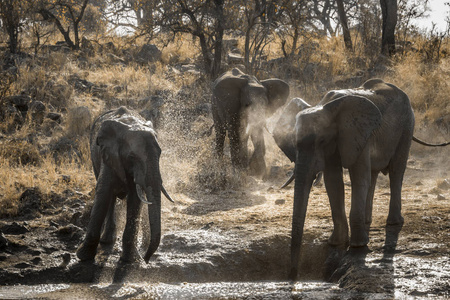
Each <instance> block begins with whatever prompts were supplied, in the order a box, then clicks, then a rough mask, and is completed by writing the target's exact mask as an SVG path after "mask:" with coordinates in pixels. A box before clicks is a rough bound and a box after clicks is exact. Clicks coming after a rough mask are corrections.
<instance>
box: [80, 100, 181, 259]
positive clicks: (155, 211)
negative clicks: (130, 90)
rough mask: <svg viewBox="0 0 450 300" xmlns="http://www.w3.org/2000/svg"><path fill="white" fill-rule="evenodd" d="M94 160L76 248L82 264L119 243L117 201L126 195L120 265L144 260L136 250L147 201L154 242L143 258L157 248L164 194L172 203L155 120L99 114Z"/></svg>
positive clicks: (93, 134) (124, 112)
mask: <svg viewBox="0 0 450 300" xmlns="http://www.w3.org/2000/svg"><path fill="white" fill-rule="evenodd" d="M90 150H91V160H92V164H93V168H94V173H95V177H96V179H97V185H96V187H95V197H94V203H93V207H92V210H91V215H90V219H89V224H88V226H87V230H86V236H85V238H84V241H83V242H82V244H81V245H80V247H79V248H78V250H77V257H78V258H79V259H80V260H81V261H87V260H93V259H94V258H95V255H96V253H97V246H98V244H99V242H102V243H105V244H113V243H114V241H115V240H116V222H115V219H114V215H115V205H116V198H117V197H119V198H125V197H126V202H127V204H126V209H127V211H126V225H125V229H124V232H123V238H122V255H121V261H125V262H131V261H137V260H139V259H140V257H141V256H140V254H139V253H138V251H137V248H136V244H137V241H136V231H137V228H138V227H139V226H138V225H139V224H138V223H139V219H140V211H141V205H142V203H144V204H146V205H148V219H149V224H150V226H149V227H150V232H149V235H150V244H149V246H148V249H147V252H146V253H145V255H144V260H145V261H146V262H148V261H149V259H150V257H151V256H152V255H153V253H154V252H155V251H156V250H157V248H158V246H159V243H160V239H161V193H163V194H164V195H165V196H166V197H167V198H168V199H169V200H171V201H173V200H172V199H171V198H170V196H169V195H168V194H167V192H166V190H165V189H164V187H163V185H162V179H161V173H160V168H159V158H160V155H161V148H160V146H159V144H158V141H157V137H156V133H155V131H154V130H153V127H152V125H151V122H147V121H146V120H145V119H143V118H142V117H141V116H140V115H139V114H138V113H136V112H134V111H131V110H128V109H126V108H125V107H120V108H118V109H116V110H111V111H108V112H106V113H104V114H102V115H100V116H99V117H98V118H97V119H96V120H95V122H94V124H93V125H92V128H91V135H90Z"/></svg>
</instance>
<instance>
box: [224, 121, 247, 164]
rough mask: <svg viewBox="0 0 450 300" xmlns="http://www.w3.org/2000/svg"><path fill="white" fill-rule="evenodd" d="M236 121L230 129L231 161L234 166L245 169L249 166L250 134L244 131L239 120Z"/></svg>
mask: <svg viewBox="0 0 450 300" xmlns="http://www.w3.org/2000/svg"><path fill="white" fill-rule="evenodd" d="M234 123H235V124H233V125H231V126H230V128H229V130H228V137H229V138H230V152H231V163H232V164H233V166H234V167H237V168H240V169H245V168H247V166H248V149H247V143H248V136H247V135H246V134H245V132H243V130H242V126H240V124H239V123H238V122H234Z"/></svg>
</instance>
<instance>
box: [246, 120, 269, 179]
mask: <svg viewBox="0 0 450 300" xmlns="http://www.w3.org/2000/svg"><path fill="white" fill-rule="evenodd" d="M250 137H251V140H252V143H253V148H254V151H253V154H252V157H251V158H250V163H249V167H250V170H251V171H252V173H254V174H255V175H258V176H262V175H264V173H265V172H266V162H265V161H264V156H265V155H266V146H265V144H264V132H263V128H262V127H261V128H254V130H252V133H251V135H250Z"/></svg>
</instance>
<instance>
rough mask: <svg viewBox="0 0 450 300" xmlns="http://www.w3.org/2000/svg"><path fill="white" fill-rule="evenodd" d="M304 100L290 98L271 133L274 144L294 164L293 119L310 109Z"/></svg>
mask: <svg viewBox="0 0 450 300" xmlns="http://www.w3.org/2000/svg"><path fill="white" fill-rule="evenodd" d="M310 107H311V105H309V104H308V103H307V102H305V100H303V99H301V98H297V97H296V98H292V99H291V101H289V103H288V104H287V105H286V106H285V107H284V108H283V111H282V113H281V115H280V118H279V119H278V121H277V123H276V124H275V128H274V130H273V132H272V135H273V139H274V140H275V143H276V144H277V145H278V147H280V149H281V150H282V151H283V153H284V154H285V155H286V156H287V157H288V158H289V159H290V160H291V162H295V157H296V149H295V117H296V116H297V114H298V113H299V112H300V111H302V110H304V109H307V108H310Z"/></svg>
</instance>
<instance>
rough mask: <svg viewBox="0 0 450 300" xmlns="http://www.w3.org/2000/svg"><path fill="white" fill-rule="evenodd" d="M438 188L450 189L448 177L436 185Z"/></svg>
mask: <svg viewBox="0 0 450 300" xmlns="http://www.w3.org/2000/svg"><path fill="white" fill-rule="evenodd" d="M437 187H438V188H440V189H442V190H449V189H450V179H444V180H442V181H441V182H439V183H438V185H437Z"/></svg>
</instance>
